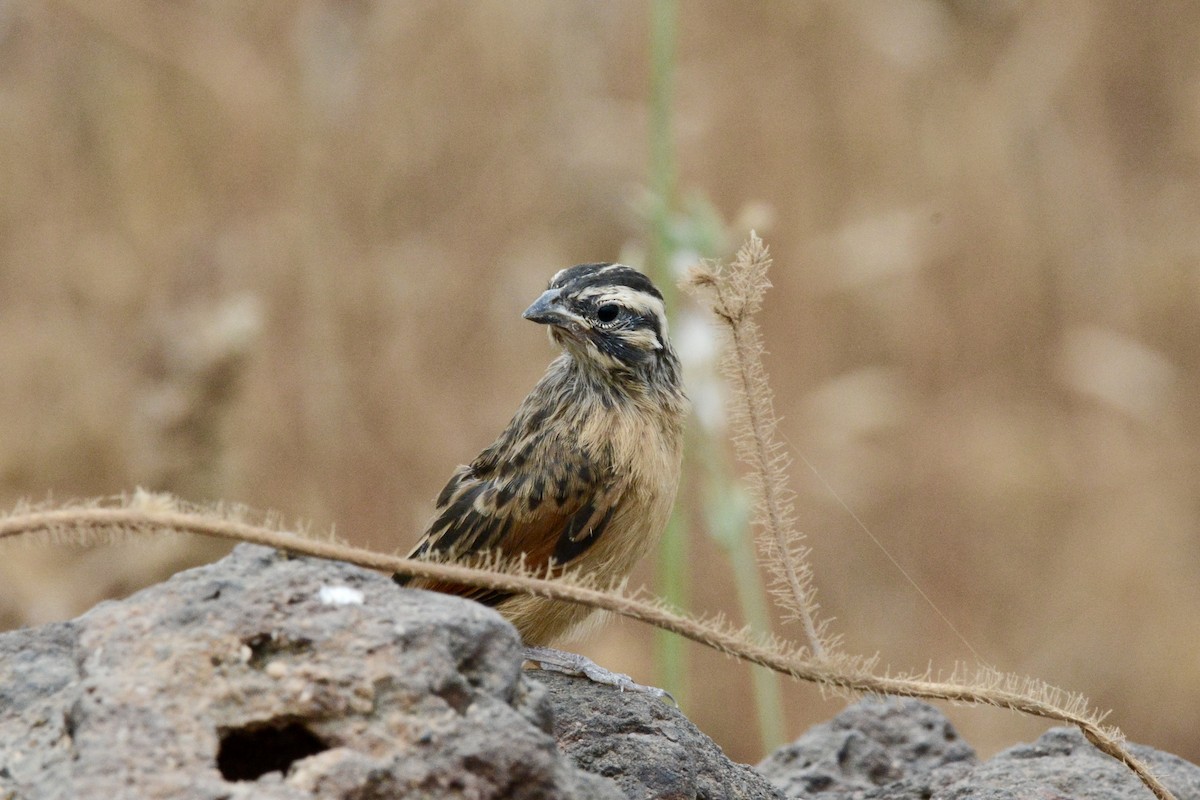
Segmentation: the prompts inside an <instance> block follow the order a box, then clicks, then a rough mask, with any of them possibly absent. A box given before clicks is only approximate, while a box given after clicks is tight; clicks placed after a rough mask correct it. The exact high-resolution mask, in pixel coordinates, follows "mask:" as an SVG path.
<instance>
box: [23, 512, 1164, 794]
mask: <svg viewBox="0 0 1200 800" xmlns="http://www.w3.org/2000/svg"><path fill="white" fill-rule="evenodd" d="M250 517H251V515H250V512H249V511H248V510H246V509H244V508H240V507H221V506H214V507H210V508H203V507H194V506H187V505H184V504H182V503H180V502H178V501H176V500H175V499H174V498H171V497H169V496H167V495H158V494H150V493H146V492H138V493H136V494H134V495H133V496H132V497H119V498H113V499H110V500H107V501H93V502H90V503H86V504H79V505H73V506H64V507H57V508H54V507H33V506H25V507H21V508H17V509H15V510H14V511H12V512H10V513H9V514H7V515H6V516H5V517H4V518H3V519H0V540H4V539H11V538H15V537H19V536H35V537H37V536H41V537H46V538H49V539H51V540H53V541H55V542H71V543H75V544H79V545H86V544H95V543H99V542H107V541H112V540H114V539H120V538H126V537H129V536H135V535H163V534H170V533H190V534H199V535H202V536H212V537H217V538H221V539H228V540H233V541H239V542H250V543H254V544H260V545H265V546H268V547H275V548H279V549H281V550H286V551H288V552H291V553H295V554H298V555H308V556H315V557H318V558H327V559H334V560H338V561H345V562H349V563H352V564H357V565H359V566H362V567H367V568H369V569H376V570H380V571H383V572H388V573H390V572H401V573H404V574H408V575H414V576H422V577H428V578H434V579H439V580H447V581H452V582H454V583H463V584H467V585H471V586H479V587H482V588H488V589H498V590H501V591H511V592H529V593H532V594H537V595H541V596H544V597H549V598H552V599H555V600H562V601H565V602H571V603H580V604H583V605H587V606H590V607H593V608H598V609H605V610H608V611H612V612H614V613H617V614H621V615H623V616H626V617H629V618H631V619H636V620H641V621H642V622H646V623H649V624H651V625H655V626H657V627H659V628H662V629H664V630H668V631H672V632H674V633H677V634H679V635H680V636H684V637H687V638H688V639H691V640H693V641H695V642H699V643H700V644H704V645H707V646H708V647H712V648H714V649H715V650H718V651H720V652H722V653H725V654H727V655H731V656H734V657H736V658H739V659H742V660H745V661H749V662H751V663H754V664H761V665H763V666H765V667H769V668H771V669H773V670H776V671H778V672H781V673H784V674H787V675H791V676H792V677H794V678H798V679H801V680H806V681H811V682H814V683H817V684H819V685H820V686H822V687H827V688H829V689H832V690H834V691H836V692H844V693H848V694H850V693H867V694H891V695H901V696H908V697H921V698H927V699H940V700H950V701H954V702H963V703H974V704H984V705H992V706H996V707H999V708H1007V709H1011V710H1014V711H1019V712H1021V713H1024V714H1033V715H1036V716H1039V717H1044V718H1046V719H1051V720H1056V721H1059V722H1064V723H1067V724H1070V725H1074V726H1076V727H1078V728H1079V729H1080V730H1081V731H1083V734H1084V735H1085V736H1086V737H1087V739H1088V740H1089V741H1090V742H1092V744H1093V745H1095V746H1096V747H1097V748H1098V749H1100V750H1101V751H1102V752H1104V753H1107V754H1108V755H1110V756H1112V757H1113V758H1115V759H1117V760H1119V761H1121V762H1122V763H1123V764H1125V765H1126V766H1127V767H1129V769H1131V770H1132V771H1133V772H1134V773H1135V774H1137V776H1138V777H1139V778H1140V779H1141V780H1142V781H1143V783H1145V784H1146V786H1148V787H1149V788H1150V789H1151V790H1152V791H1153V792H1154V794H1155V795H1156V796H1157V797H1159V798H1161V800H1170V799H1171V798H1172V797H1173V796H1172V795H1171V793H1170V792H1169V791H1168V790H1167V788H1166V787H1164V786H1163V785H1162V784H1161V783H1160V782H1159V781H1158V780H1157V779H1156V778H1155V777H1154V776H1153V775H1152V774H1151V773H1150V771H1149V769H1148V768H1147V766H1146V765H1145V764H1144V763H1142V762H1141V761H1139V760H1138V759H1136V758H1135V757H1134V756H1133V755H1132V754H1131V753H1130V752H1129V751H1128V750H1126V749H1125V747H1124V746H1123V744H1122V737H1121V735H1120V732H1119V731H1117V730H1116V729H1115V728H1108V727H1105V726H1103V725H1102V724H1101V719H1102V718H1101V715H1099V714H1097V713H1095V712H1094V711H1093V710H1091V709H1089V708H1088V706H1087V702H1086V700H1085V699H1084V698H1083V697H1081V696H1080V695H1075V694H1068V693H1065V692H1063V691H1062V690H1059V689H1056V688H1054V687H1050V686H1047V685H1046V684H1043V683H1041V682H1038V681H1034V680H1032V679H1028V678H1022V677H1019V676H1013V675H1005V674H1002V673H998V672H994V671H990V670H987V671H983V672H980V673H976V674H973V675H963V674H960V673H958V672H956V673H955V674H952V675H951V676H950V677H948V678H946V679H944V680H936V679H932V678H931V676H929V675H924V676H910V675H882V676H881V675H877V674H875V673H874V672H873V669H874V666H875V662H874V660H872V659H863V658H860V657H853V656H847V655H844V654H832V653H827V654H826V656H825V657H824V658H821V659H814V658H812V657H811V656H809V655H807V654H806V652H805V650H804V649H803V648H800V649H797V648H795V647H794V646H792V645H790V644H789V643H787V642H784V641H780V640H774V641H770V642H766V643H763V642H761V641H759V640H758V639H757V638H756V637H755V636H754V635H753V633H752V632H751V631H746V630H736V629H734V628H733V627H732V626H730V625H729V624H728V623H725V622H723V621H721V620H717V619H707V620H705V619H697V618H694V617H688V616H684V615H681V614H679V613H676V612H674V611H672V610H670V609H667V608H665V607H663V606H662V605H661V604H660V603H658V602H656V601H655V600H654V599H653V598H647V597H646V596H644V595H642V594H641V593H640V592H638V593H632V594H631V593H629V592H627V591H624V590H623V589H622V590H611V589H609V590H602V589H598V588H596V587H595V586H594V585H590V584H589V583H588V582H587V581H586V580H585V579H584V578H583V577H582V576H579V575H576V574H573V573H568V574H566V575H564V576H562V577H561V578H558V579H555V580H547V579H546V578H544V577H539V576H537V575H533V574H530V573H528V572H527V571H525V570H523V568H522V567H521V565H519V564H518V565H507V569H508V570H510V571H503V570H501V569H499V568H500V567H502V566H505V565H501V564H499V563H495V562H492V563H489V564H488V568H487V569H483V568H479V567H471V566H463V565H461V564H449V563H435V562H428V561H413V560H410V559H406V558H401V557H399V556H391V555H385V554H382V553H377V552H374V551H371V550H364V549H361V548H355V547H349V546H347V545H345V544H341V543H339V542H337V541H335V540H334V538H333V537H332V536H328V537H325V538H312V537H307V536H305V535H302V534H300V533H295V532H291V531H286V530H283V526H282V524H281V521H280V520H278V519H276V518H272V517H268V518H266V519H264V520H262V521H257V522H256V521H251V520H250Z"/></svg>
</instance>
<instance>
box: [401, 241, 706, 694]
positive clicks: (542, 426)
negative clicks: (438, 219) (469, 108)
mask: <svg viewBox="0 0 1200 800" xmlns="http://www.w3.org/2000/svg"><path fill="white" fill-rule="evenodd" d="M523 316H524V318H525V319H527V320H530V321H532V322H535V323H538V324H541V325H545V326H547V328H548V329H549V336H550V339H551V341H552V342H553V343H554V344H556V345H557V346H558V347H559V348H561V351H562V352H561V353H560V354H559V355H558V356H557V357H556V358H554V359H553V360H552V361H551V362H550V365H549V366H548V367H547V369H546V372H545V374H544V375H543V376H542V378H541V379H540V380H539V381H538V382H537V384H536V385H535V386H534V387H533V390H532V391H530V393H529V394H528V395H527V396H526V397H525V399H524V401H522V403H521V404H520V406H519V407H518V409H517V411H516V413H515V414H514V415H513V417H512V420H511V421H510V422H509V423H508V426H507V427H506V428H505V429H504V431H503V432H502V433H501V434H500V436H499V437H498V438H497V439H496V441H495V442H494V443H493V444H492V445H490V446H489V447H487V448H486V449H484V450H483V452H481V453H480V454H479V455H478V457H476V458H475V460H474V461H472V462H471V463H470V464H466V465H463V466H460V467H458V468H457V469H456V470H455V471H454V473H453V475H452V476H451V477H450V480H449V481H448V482H447V483H446V486H445V488H444V489H443V490H442V492H441V493H440V494H439V495H438V498H437V501H436V504H435V510H434V514H433V516H432V519H431V520H430V522H429V524H428V527H427V528H426V529H425V531H424V534H423V535H422V537H421V538H420V540H419V541H418V543H417V545H416V546H415V547H414V548H413V550H412V552H411V553H410V554H409V557H410V558H426V559H429V558H432V559H435V560H441V561H450V562H454V561H475V563H478V561H477V560H476V559H478V558H479V557H480V556H482V555H485V554H488V555H493V556H498V557H500V558H501V559H504V560H505V561H516V560H523V562H524V565H525V566H526V568H528V569H530V570H531V571H532V572H534V573H535V574H541V575H547V574H548V575H550V576H551V577H554V576H558V575H561V574H562V573H563V572H564V571H567V570H570V571H571V572H573V573H576V574H579V575H581V576H584V577H586V578H588V579H590V580H592V581H594V582H595V583H596V584H597V585H599V586H601V587H612V586H615V585H617V584H619V583H620V582H621V581H623V580H624V579H625V578H626V577H627V576H628V575H629V573H630V571H631V570H632V569H633V568H634V566H635V565H636V564H637V563H638V562H639V561H640V560H641V559H642V558H643V556H645V555H646V554H647V553H648V552H649V551H650V550H651V549H652V548H653V547H654V545H655V544H656V542H657V541H658V539H659V537H660V535H661V533H662V531H663V529H664V528H665V527H666V523H667V521H668V518H669V516H670V513H671V509H672V506H673V504H674V499H675V494H676V490H677V487H678V484H679V474H680V465H681V461H682V454H683V431H684V421H685V418H686V415H687V411H688V401H687V397H686V395H685V393H684V390H683V386H682V379H681V371H680V365H679V359H678V357H677V355H676V353H675V350H674V348H673V347H672V346H671V342H670V339H669V337H668V329H667V328H668V326H667V314H666V306H665V304H664V302H663V295H662V292H660V291H659V290H658V288H657V287H656V286H655V285H654V283H653V282H652V281H651V280H650V279H649V278H648V277H647V276H646V275H644V274H643V273H641V272H639V271H638V270H636V269H634V268H632V267H630V266H627V265H624V264H618V263H608V262H597V263H587V264H577V265H575V266H573V267H568V268H566V269H563V270H560V271H559V272H557V273H556V274H555V275H554V276H553V278H551V280H550V283H549V285H548V286H547V288H546V290H545V291H544V292H543V293H542V294H541V295H540V296H539V297H538V298H537V299H536V300H535V301H534V302H533V303H532V305H530V306H529V308H527V309H526V310H525V312H524V314H523ZM393 578H394V579H395V580H396V582H397V583H400V584H401V585H406V586H409V587H413V588H423V589H432V590H435V591H441V592H446V593H450V594H456V595H460V596H463V597H468V598H471V599H473V600H476V601H478V602H480V603H483V604H485V605H488V606H491V607H493V608H495V609H496V610H497V611H498V612H499V613H500V614H501V615H502V616H504V617H505V618H506V619H508V621H509V622H511V623H512V624H513V626H514V627H515V628H516V629H517V632H518V633H519V634H520V636H521V640H522V642H523V644H524V645H525V658H526V660H527V661H530V662H532V663H533V664H534V665H535V666H539V667H542V668H544V669H554V670H558V671H563V672H571V673H576V674H584V675H587V676H588V677H591V678H592V679H593V680H596V681H598V682H601V683H610V684H612V685H616V686H619V687H620V688H622V689H635V690H644V691H651V692H654V693H660V694H665V693H663V692H661V690H654V689H653V688H652V687H645V686H642V685H640V684H636V683H634V682H633V681H632V679H630V678H629V677H628V676H626V675H621V674H618V673H610V672H608V671H607V670H604V669H603V668H601V667H598V666H597V665H596V664H594V663H593V662H591V661H590V660H588V659H586V658H584V657H582V656H579V655H576V654H573V653H567V652H564V651H561V650H555V649H553V648H551V647H550V646H549V645H550V644H551V643H553V642H554V641H556V640H557V639H559V638H560V637H562V636H563V635H565V634H568V633H571V632H573V631H577V630H578V629H580V628H582V627H584V624H585V622H586V621H587V620H588V618H589V617H591V616H592V613H593V609H591V608H588V607H586V606H583V605H579V604H574V603H566V602H562V601H555V600H550V599H548V598H544V597H537V596H534V595H529V594H519V593H509V592H504V591H497V590H490V589H479V588H473V587H469V586H464V585H461V584H455V583H452V582H448V581H442V580H434V579H425V578H412V577H410V576H405V575H401V574H399V573H397V574H396V575H394V576H393Z"/></svg>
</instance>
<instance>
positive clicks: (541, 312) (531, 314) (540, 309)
mask: <svg viewBox="0 0 1200 800" xmlns="http://www.w3.org/2000/svg"><path fill="white" fill-rule="evenodd" d="M561 297H562V290H561V289H547V290H546V291H544V292H542V296H541V297H539V298H538V299H537V300H534V301H533V305H531V306H530V307H529V308H527V309H525V313H524V314H522V315H521V316H523V317H525V319H527V320H529V321H530V322H536V323H538V324H539V325H563V324H564V323H566V322H568V321H569V320H571V319H572V315H571V314H569V313H567V311H566V309H564V308H563V307H562V305H560V304H559V302H558V301H559V299H560V298H561Z"/></svg>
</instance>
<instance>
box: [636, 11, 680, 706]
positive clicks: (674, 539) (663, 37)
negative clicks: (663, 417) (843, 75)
mask: <svg viewBox="0 0 1200 800" xmlns="http://www.w3.org/2000/svg"><path fill="white" fill-rule="evenodd" d="M676 16H677V7H676V3H675V0H654V2H653V3H652V4H651V6H650V187H651V190H652V193H653V201H652V202H653V207H652V209H651V215H650V248H649V249H650V252H649V258H648V259H647V264H646V267H647V270H648V271H649V273H650V276H651V277H652V278H653V279H654V282H655V284H657V285H658V287H659V289H661V290H662V293H663V298H664V300H665V302H666V304H667V307H668V308H670V307H671V306H672V305H673V301H674V299H675V279H674V276H672V275H671V255H672V251H673V249H674V248H673V244H672V236H671V214H672V211H673V210H674V205H675V194H676V186H675V181H676V172H675V146H674V141H673V139H672V134H671V98H672V89H673V83H674V77H675V75H674V74H675V20H676ZM680 494H681V495H682V492H681V493H680ZM684 528H685V526H684V524H683V520H682V519H681V516H680V513H679V508H678V506H676V509H675V511H674V512H673V513H672V515H671V520H670V522H668V523H667V529H666V531H664V532H663V538H662V543H661V544H660V545H659V550H658V565H659V566H658V585H659V591H660V592H661V594H662V596H663V597H664V598H665V599H666V600H667V601H668V602H669V603H670V604H671V605H673V606H674V607H675V608H681V609H684V608H687V606H688V585H687V560H688V549H687V541H686V539H685V538H684V535H683V531H684ZM655 662H656V672H657V675H658V677H657V678H656V679H655V680H656V682H657V683H658V685H659V686H661V687H663V688H664V689H666V690H667V691H669V692H670V693H671V694H672V695H674V696H675V700H676V702H678V703H679V704H680V706H683V705H684V702H685V700H686V695H687V676H686V663H685V660H684V642H683V640H682V639H681V638H679V637H678V636H673V635H671V634H669V633H667V632H665V631H661V630H660V631H658V632H657V633H656V636H655Z"/></svg>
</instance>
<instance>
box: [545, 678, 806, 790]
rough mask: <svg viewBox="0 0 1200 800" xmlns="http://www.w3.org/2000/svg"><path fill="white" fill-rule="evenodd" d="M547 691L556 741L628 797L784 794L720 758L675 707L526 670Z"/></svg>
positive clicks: (560, 746) (768, 783) (704, 737)
mask: <svg viewBox="0 0 1200 800" xmlns="http://www.w3.org/2000/svg"><path fill="white" fill-rule="evenodd" d="M528 674H529V675H530V676H531V677H532V678H533V679H534V680H537V681H538V682H539V683H542V684H544V685H545V686H546V687H547V688H548V689H549V690H550V696H549V699H550V706H551V708H552V710H553V712H554V713H553V718H554V736H555V738H556V739H557V740H558V746H559V748H560V749H561V750H563V752H565V753H567V755H569V756H570V757H571V759H572V760H573V761H574V762H575V763H576V764H577V765H578V766H579V767H581V768H582V769H585V770H587V771H588V772H591V773H595V774H597V775H602V776H604V777H606V778H609V779H611V780H613V781H615V782H616V784H617V785H618V786H619V787H620V788H621V790H622V791H623V792H624V793H625V795H626V796H628V797H630V798H642V797H662V798H706V800H751V799H753V800H759V798H763V799H766V798H770V799H771V800H776V799H778V800H784V795H783V793H782V792H780V791H779V790H778V789H776V788H774V787H773V786H772V785H771V784H770V782H769V781H767V780H766V779H765V778H764V777H763V776H762V775H760V774H758V773H757V772H755V771H754V770H753V769H751V768H750V767H747V766H745V765H742V764H735V763H733V762H732V761H730V760H729V759H728V758H726V757H725V754H724V753H722V752H721V750H720V748H718V747H717V746H716V744H714V743H713V741H712V739H709V738H708V737H707V736H705V735H704V734H703V733H701V732H700V731H699V730H698V729H697V728H696V726H695V725H693V724H692V723H691V722H690V721H689V720H688V719H687V717H685V716H683V714H681V713H680V712H679V710H678V709H676V708H675V707H674V706H672V705H669V704H667V703H664V702H663V701H662V700H658V699H655V698H653V697H649V696H647V695H644V694H635V693H626V694H624V695H618V696H617V698H615V699H614V697H613V690H612V689H610V688H609V687H606V686H599V685H597V684H594V683H591V682H590V681H587V680H582V679H579V678H573V677H568V676H565V675H559V674H555V673H552V672H538V671H534V672H530V673H528Z"/></svg>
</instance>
